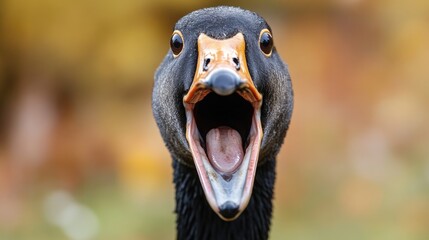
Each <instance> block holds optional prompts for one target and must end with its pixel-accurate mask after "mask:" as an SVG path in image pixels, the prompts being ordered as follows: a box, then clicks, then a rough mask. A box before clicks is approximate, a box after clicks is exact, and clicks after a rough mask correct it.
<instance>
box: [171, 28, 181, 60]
mask: <svg viewBox="0 0 429 240" xmlns="http://www.w3.org/2000/svg"><path fill="white" fill-rule="evenodd" d="M170 47H171V51H173V55H174V57H177V56H179V54H180V53H181V52H182V49H183V36H182V33H181V32H179V31H174V32H173V35H172V36H171V40H170Z"/></svg>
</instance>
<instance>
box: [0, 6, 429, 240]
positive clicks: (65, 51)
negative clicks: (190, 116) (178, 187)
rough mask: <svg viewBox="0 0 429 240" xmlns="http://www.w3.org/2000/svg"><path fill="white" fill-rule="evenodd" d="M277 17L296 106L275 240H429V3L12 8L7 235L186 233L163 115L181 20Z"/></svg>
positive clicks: (3, 134) (3, 191) (3, 65)
mask: <svg viewBox="0 0 429 240" xmlns="http://www.w3.org/2000/svg"><path fill="white" fill-rule="evenodd" d="M221 4H226V5H240V6H241V7H243V8H247V9H250V10H253V11H256V12H258V13H259V14H261V15H262V16H263V17H265V18H266V19H267V20H268V22H269V23H270V25H271V27H272V29H273V33H274V40H275V45H276V47H277V49H278V51H279V52H280V55H281V56H282V58H283V59H284V60H285V61H286V62H287V63H288V64H289V68H290V73H291V76H292V80H293V84H294V90H295V110H294V114H293V118H292V123H291V127H290V130H289V132H288V136H287V138H286V142H285V144H284V146H283V148H282V151H281V153H280V155H279V156H278V165H277V173H278V174H277V176H278V177H277V183H276V189H275V211H274V218H273V225H272V231H271V239H294V240H301V239H302V240H307V239H310V240H311V239H329V240H331V239H356V240H358V239H359V240H361V239H377V240H378V239H388V240H402V239H404V240H410V239H413V240H414V239H415V240H419V239H422V240H423V239H429V126H428V123H429V111H428V105H429V104H428V103H429V83H428V80H429V1H426V0H410V1H406V2H404V1H400V0H374V1H369V0H330V1H323V2H322V1H315V0H305V1H302V0H299V1H298V0H289V1H280V0H271V1H256V0H252V1H250V0H249V1H240V2H234V1H213V0H212V1H204V2H203V1H190V0H182V1H167V0H158V1H155V2H153V1H152V2H149V1H142V0H139V1H137V0H123V1H102V0H89V1H71V0H65V1H56V0H37V1H35V0H2V1H0V239H5V240H9V239H13V240H16V239H18V240H20V239H32V240H33V239H36V240H37V239H44V240H50V239H55V240H56V239H71V240H89V239H112V240H113V239H121V240H122V239H125V240H128V239H130V240H131V239H174V236H175V215H174V213H173V210H174V190H173V184H172V169H171V159H170V157H169V154H168V152H167V150H166V149H165V147H164V144H163V143H162V141H161V138H160V136H159V132H158V129H157V127H156V125H155V122H154V120H153V117H152V111H151V106H150V98H151V88H152V85H153V74H154V71H155V69H156V67H157V66H158V64H159V63H160V61H161V59H162V58H163V57H164V55H165V54H166V52H167V50H168V48H169V38H170V35H171V32H172V28H173V25H174V23H175V22H176V21H177V20H178V19H179V18H180V17H181V16H183V15H185V14H186V13H188V12H190V11H192V10H195V9H198V8H202V7H208V6H215V5H221Z"/></svg>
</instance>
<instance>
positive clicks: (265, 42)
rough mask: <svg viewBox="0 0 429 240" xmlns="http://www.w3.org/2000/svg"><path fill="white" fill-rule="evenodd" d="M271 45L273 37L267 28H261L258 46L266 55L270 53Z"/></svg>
mask: <svg viewBox="0 0 429 240" xmlns="http://www.w3.org/2000/svg"><path fill="white" fill-rule="evenodd" d="M273 45H274V43H273V37H272V36H271V33H270V31H268V29H264V30H262V31H261V35H260V36H259V47H260V48H261V51H262V52H263V53H264V54H265V55H266V56H267V57H268V56H270V55H271V52H272V51H273Z"/></svg>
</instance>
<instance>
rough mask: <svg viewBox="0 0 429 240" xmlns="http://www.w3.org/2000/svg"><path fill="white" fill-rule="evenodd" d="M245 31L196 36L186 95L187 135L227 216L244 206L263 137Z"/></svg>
mask: <svg viewBox="0 0 429 240" xmlns="http://www.w3.org/2000/svg"><path fill="white" fill-rule="evenodd" d="M245 47H246V44H245V39H244V36H243V34H241V33H237V34H236V35H235V36H233V37H231V38H229V39H224V40H217V39H213V38H211V37H209V36H207V35H205V34H201V35H200V36H199V37H198V60H197V66H196V71H195V76H194V79H193V82H192V85H191V87H190V89H189V91H188V93H187V94H186V95H185V96H184V98H183V103H184V106H185V110H186V117H187V124H186V138H187V140H188V143H189V147H190V150H191V153H192V156H193V160H194V164H195V167H196V169H197V172H198V176H199V179H200V182H201V185H202V187H203V190H204V193H205V196H206V199H207V201H208V203H209V204H210V206H211V207H212V209H213V210H214V211H215V212H216V213H217V214H218V215H219V216H220V217H221V218H222V219H224V220H226V221H230V220H234V219H236V218H237V217H238V216H239V215H240V214H241V212H242V211H243V210H244V209H245V208H246V206H247V204H248V202H249V200H250V197H251V194H252V189H253V182H254V178H255V174H256V168H257V163H258V157H259V150H260V145H261V140H262V135H263V133H262V127H261V120H260V108H261V104H262V95H261V94H260V93H259V91H258V90H257V88H256V87H255V85H254V83H253V80H252V77H251V76H250V72H249V69H248V67H247V61H246V49H245Z"/></svg>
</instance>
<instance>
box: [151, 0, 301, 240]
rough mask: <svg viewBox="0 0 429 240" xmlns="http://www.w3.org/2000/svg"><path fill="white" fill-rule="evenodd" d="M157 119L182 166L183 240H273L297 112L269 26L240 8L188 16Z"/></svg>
mask: <svg viewBox="0 0 429 240" xmlns="http://www.w3.org/2000/svg"><path fill="white" fill-rule="evenodd" d="M152 110H153V114H154V118H155V120H156V123H157V126H158V128H159V130H160V133H161V136H162V138H163V140H164V142H165V145H166V147H167V149H168V150H169V152H170V154H171V157H172V159H173V161H172V166H173V172H174V176H173V182H174V185H175V200H176V207H175V213H176V215H177V219H176V230H177V239H223V240H225V239H248V240H251V239H258V240H261V239H267V238H268V236H269V230H270V224H271V217H272V208H273V203H272V200H273V189H274V183H275V176H276V172H275V167H276V156H277V154H278V152H279V150H280V147H281V145H282V144H283V141H284V138H285V136H286V132H287V130H288V127H289V123H290V119H291V115H292V110H293V90H292V84H291V79H290V75H289V71H288V67H287V65H286V64H285V63H284V62H283V61H282V60H281V58H280V56H279V54H278V52H277V51H276V48H275V47H274V41H273V33H272V30H271V28H270V26H269V25H268V23H267V22H266V21H265V20H264V19H263V18H262V17H260V16H259V15H257V14H256V13H254V12H251V11H249V10H244V9H241V8H237V7H230V6H219V7H211V8H205V9H200V10H196V11H194V12H191V13H189V14H188V15H186V16H184V17H182V18H181V19H180V20H179V21H178V22H177V23H176V25H175V27H174V30H173V33H172V35H171V39H170V49H169V51H168V53H167V55H166V56H165V58H164V59H163V61H162V63H161V64H160V66H159V67H158V69H157V70H156V73H155V81H154V87H153V93H152Z"/></svg>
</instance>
